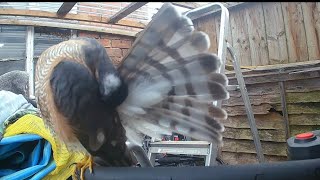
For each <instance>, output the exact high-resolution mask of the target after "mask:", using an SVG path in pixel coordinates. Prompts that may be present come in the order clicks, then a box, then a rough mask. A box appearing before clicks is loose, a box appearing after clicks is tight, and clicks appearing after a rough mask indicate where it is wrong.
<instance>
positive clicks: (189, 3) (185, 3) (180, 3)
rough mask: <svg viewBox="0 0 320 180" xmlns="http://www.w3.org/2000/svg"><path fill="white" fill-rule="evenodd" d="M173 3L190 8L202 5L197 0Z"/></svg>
mask: <svg viewBox="0 0 320 180" xmlns="http://www.w3.org/2000/svg"><path fill="white" fill-rule="evenodd" d="M171 4H173V5H176V6H179V7H184V8H188V9H195V8H198V7H200V6H201V5H199V4H198V3H196V2H172V3H171Z"/></svg>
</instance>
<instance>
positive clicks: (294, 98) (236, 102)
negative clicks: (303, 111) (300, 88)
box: [223, 79, 320, 106]
mask: <svg viewBox="0 0 320 180" xmlns="http://www.w3.org/2000/svg"><path fill="white" fill-rule="evenodd" d="M319 80H320V79H319ZM319 88H320V87H319ZM279 93H280V91H277V92H274V93H270V94H269V93H268V94H263V95H250V93H248V94H249V98H250V102H251V104H252V105H255V106H258V105H261V104H264V103H268V104H281V96H280V94H279ZM319 95H320V91H311V92H286V101H287V103H291V104H297V103H320V97H319ZM223 105H224V106H243V105H244V103H243V100H242V97H241V94H239V93H237V94H231V95H230V98H229V99H228V100H225V101H223Z"/></svg>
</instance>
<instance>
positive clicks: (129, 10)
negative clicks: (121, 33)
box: [107, 2, 148, 24]
mask: <svg viewBox="0 0 320 180" xmlns="http://www.w3.org/2000/svg"><path fill="white" fill-rule="evenodd" d="M147 3H148V2H133V3H131V4H129V5H128V6H126V7H124V8H123V9H121V10H120V11H119V12H117V13H116V14H115V15H113V16H111V17H110V19H109V21H107V23H111V24H115V23H117V22H118V21H120V20H121V19H123V18H125V17H126V16H128V15H129V14H131V13H132V12H134V11H135V10H137V9H139V8H141V7H142V6H144V5H145V4H147Z"/></svg>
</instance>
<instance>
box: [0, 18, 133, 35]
mask: <svg viewBox="0 0 320 180" xmlns="http://www.w3.org/2000/svg"><path fill="white" fill-rule="evenodd" d="M0 24H4V25H21V26H40V27H55V28H65V29H76V30H82V31H92V32H101V33H109V34H118V35H123V36H131V37H135V35H136V34H137V32H133V31H128V30H121V29H115V28H105V27H96V26H88V25H82V24H69V23H60V22H49V21H32V20H21V19H0Z"/></svg>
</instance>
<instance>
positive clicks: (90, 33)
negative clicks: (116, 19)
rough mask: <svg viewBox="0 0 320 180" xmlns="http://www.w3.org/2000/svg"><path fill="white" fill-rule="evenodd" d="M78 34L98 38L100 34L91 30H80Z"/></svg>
mask: <svg viewBox="0 0 320 180" xmlns="http://www.w3.org/2000/svg"><path fill="white" fill-rule="evenodd" d="M78 36H79V37H89V38H95V39H100V34H99V33H93V32H85V31H80V32H79V33H78Z"/></svg>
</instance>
